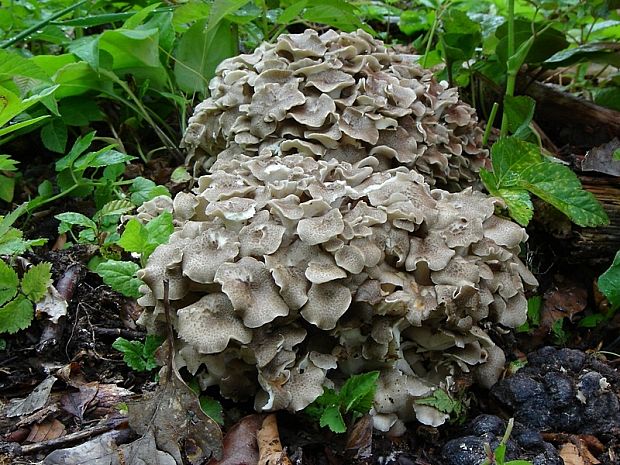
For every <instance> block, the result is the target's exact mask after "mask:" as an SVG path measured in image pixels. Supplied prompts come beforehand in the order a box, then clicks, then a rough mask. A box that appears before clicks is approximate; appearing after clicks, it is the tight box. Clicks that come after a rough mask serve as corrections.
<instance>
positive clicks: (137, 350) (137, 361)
mask: <svg viewBox="0 0 620 465" xmlns="http://www.w3.org/2000/svg"><path fill="white" fill-rule="evenodd" d="M112 347H113V348H114V349H116V350H118V351H119V352H121V353H122V354H123V361H124V362H125V363H126V364H127V366H128V367H129V368H131V369H132V370H135V371H146V361H145V360H144V359H143V358H142V351H143V350H144V344H142V342H140V341H128V340H127V339H125V338H123V337H119V338H117V339H116V341H114V342H113V343H112Z"/></svg>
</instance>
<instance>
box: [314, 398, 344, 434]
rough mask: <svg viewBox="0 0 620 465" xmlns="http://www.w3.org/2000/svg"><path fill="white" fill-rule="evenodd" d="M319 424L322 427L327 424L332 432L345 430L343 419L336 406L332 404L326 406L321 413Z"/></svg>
mask: <svg viewBox="0 0 620 465" xmlns="http://www.w3.org/2000/svg"><path fill="white" fill-rule="evenodd" d="M319 424H320V425H321V426H322V427H324V426H327V427H328V428H329V429H331V430H332V431H333V432H334V433H344V432H345V431H346V430H347V426H346V425H345V424H344V419H343V418H342V414H341V413H340V409H339V408H338V406H336V405H333V406H331V407H327V408H326V409H325V411H324V412H323V415H321V420H320V421H319Z"/></svg>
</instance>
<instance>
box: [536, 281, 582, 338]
mask: <svg viewBox="0 0 620 465" xmlns="http://www.w3.org/2000/svg"><path fill="white" fill-rule="evenodd" d="M587 304H588V291H587V290H586V289H585V288H583V287H581V286H577V285H565V286H561V287H556V288H554V289H551V290H549V291H547V292H546V293H545V296H544V304H543V308H542V311H541V315H540V317H541V319H540V326H541V327H543V328H545V329H547V330H548V329H549V328H551V327H552V326H553V324H554V323H555V322H556V321H557V320H559V319H561V318H568V319H569V320H570V319H572V317H573V315H575V314H577V313H579V312H582V311H583V310H584V309H585V308H586V305H587Z"/></svg>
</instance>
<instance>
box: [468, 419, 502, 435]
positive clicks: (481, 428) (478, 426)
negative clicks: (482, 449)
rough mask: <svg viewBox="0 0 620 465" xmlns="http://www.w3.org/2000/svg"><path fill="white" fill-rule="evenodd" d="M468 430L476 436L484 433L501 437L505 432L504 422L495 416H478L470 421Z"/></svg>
mask: <svg viewBox="0 0 620 465" xmlns="http://www.w3.org/2000/svg"><path fill="white" fill-rule="evenodd" d="M469 429H470V430H471V432H472V433H473V434H474V435H476V436H482V435H483V434H485V433H491V434H493V435H495V436H502V435H503V434H504V431H506V422H505V421H504V420H502V419H501V418H500V417H497V416H495V415H478V416H477V417H476V418H474V419H473V420H472V421H471V423H470V425H469Z"/></svg>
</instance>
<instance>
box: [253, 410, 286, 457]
mask: <svg viewBox="0 0 620 465" xmlns="http://www.w3.org/2000/svg"><path fill="white" fill-rule="evenodd" d="M256 441H257V442H258V454H259V457H258V465H292V464H291V461H290V459H289V458H288V456H287V455H286V453H285V452H284V450H283V449H282V443H281V442H280V433H279V432H278V421H277V420H276V416H275V414H273V413H272V414H271V415H267V416H266V417H265V419H264V420H263V425H262V426H261V428H260V429H259V430H258V432H257V433H256Z"/></svg>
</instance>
